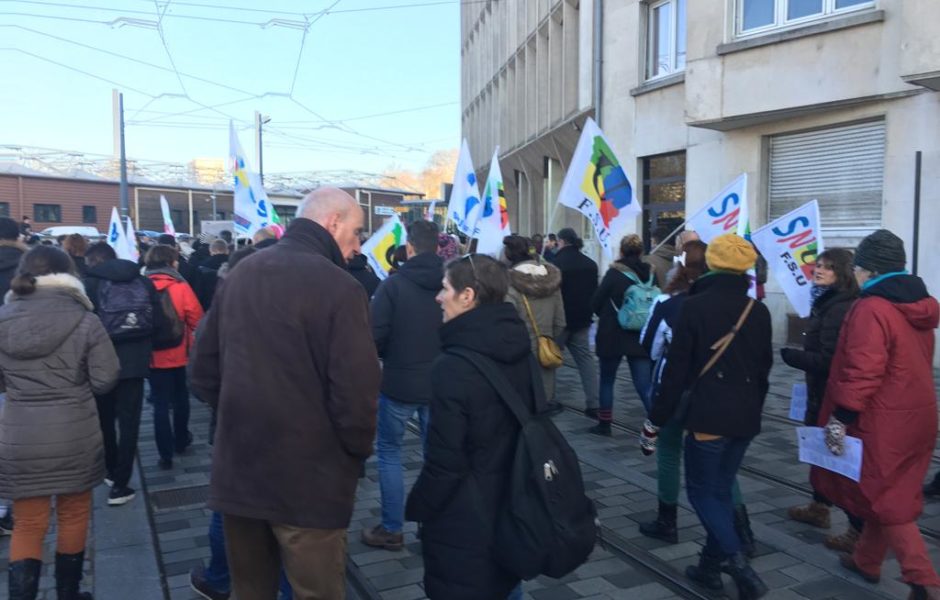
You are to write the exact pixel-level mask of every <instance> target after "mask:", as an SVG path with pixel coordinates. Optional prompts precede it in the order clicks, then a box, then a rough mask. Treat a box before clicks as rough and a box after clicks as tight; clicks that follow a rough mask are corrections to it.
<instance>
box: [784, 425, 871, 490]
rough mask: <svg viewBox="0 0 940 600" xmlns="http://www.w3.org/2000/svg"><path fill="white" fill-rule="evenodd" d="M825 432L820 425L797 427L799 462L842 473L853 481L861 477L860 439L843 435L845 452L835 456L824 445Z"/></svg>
mask: <svg viewBox="0 0 940 600" xmlns="http://www.w3.org/2000/svg"><path fill="white" fill-rule="evenodd" d="M825 436H826V432H825V430H824V429H823V428H822V427H797V428H796V439H797V443H798V444H799V447H800V462H804V463H809V464H811V465H816V466H817V467H821V468H823V469H826V470H827V471H832V472H833V473H838V474H839V475H844V476H845V477H848V478H849V479H851V480H853V481H858V480H859V479H861V477H862V440H860V439H859V438H856V437H850V436H845V452H843V454H842V456H836V455H835V454H833V453H832V452H830V451H829V448H827V447H826V438H825Z"/></svg>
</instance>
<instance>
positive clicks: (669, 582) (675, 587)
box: [347, 421, 728, 600]
mask: <svg viewBox="0 0 940 600" xmlns="http://www.w3.org/2000/svg"><path fill="white" fill-rule="evenodd" d="M408 429H409V431H411V433H413V434H415V435H420V434H421V432H420V429H419V426H418V424H417V423H415V422H414V421H409V422H408ZM581 463H582V464H585V465H588V464H589V463H587V462H585V461H583V460H581ZM597 543H598V545H600V546H601V547H602V548H605V549H606V550H607V551H608V552H610V553H611V554H613V555H614V556H616V557H617V558H619V559H620V560H622V561H623V562H625V563H626V564H628V565H630V566H631V567H633V568H635V569H637V570H638V571H640V572H642V573H644V574H646V575H647V576H649V578H650V579H652V580H653V581H656V582H657V583H659V584H660V585H662V586H664V587H666V588H668V589H669V590H670V591H671V592H672V593H673V594H675V595H676V596H677V597H679V598H687V599H689V600H716V599H719V598H727V597H728V596H727V595H725V594H724V593H722V592H710V591H707V590H705V589H704V588H700V587H699V586H697V585H695V584H693V583H692V582H691V581H689V580H688V579H686V578H685V576H684V575H683V574H681V573H678V572H677V571H676V570H675V569H673V568H672V567H670V566H669V564H668V563H666V562H665V561H663V560H661V559H659V558H657V557H656V556H654V555H653V554H651V553H650V551H649V550H647V549H645V548H641V547H640V546H637V545H636V544H633V543H632V542H630V540H628V539H626V538H624V537H623V536H621V535H619V534H618V533H617V532H615V531H614V530H613V529H611V528H610V527H607V526H605V525H604V523H603V521H601V520H598V540H597ZM348 575H349V573H348V571H347V576H348ZM364 598H371V597H370V596H364Z"/></svg>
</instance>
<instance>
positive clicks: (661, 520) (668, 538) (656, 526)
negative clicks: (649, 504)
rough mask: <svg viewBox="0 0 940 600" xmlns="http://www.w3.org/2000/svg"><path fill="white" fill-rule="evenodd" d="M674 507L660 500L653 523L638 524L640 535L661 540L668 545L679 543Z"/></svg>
mask: <svg viewBox="0 0 940 600" xmlns="http://www.w3.org/2000/svg"><path fill="white" fill-rule="evenodd" d="M676 508H677V507H676V505H675V504H667V503H665V502H663V501H662V500H660V502H659V514H658V515H657V516H656V520H655V521H650V522H649V523H640V533H642V534H643V535H645V536H646V537H650V538H653V539H657V540H662V541H664V542H668V543H670V544H678V543H679V533H678V531H677V530H676Z"/></svg>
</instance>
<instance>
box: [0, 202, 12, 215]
mask: <svg viewBox="0 0 940 600" xmlns="http://www.w3.org/2000/svg"><path fill="white" fill-rule="evenodd" d="M9 216H10V203H9V202H0V217H9Z"/></svg>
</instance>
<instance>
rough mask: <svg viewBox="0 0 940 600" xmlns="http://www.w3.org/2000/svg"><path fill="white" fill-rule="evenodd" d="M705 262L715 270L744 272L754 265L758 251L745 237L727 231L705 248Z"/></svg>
mask: <svg viewBox="0 0 940 600" xmlns="http://www.w3.org/2000/svg"><path fill="white" fill-rule="evenodd" d="M705 262H706V263H708V268H709V269H711V270H713V271H731V272H733V273H744V272H745V271H747V270H748V269H751V268H753V267H754V263H756V262H757V252H756V251H755V250H754V247H753V246H752V245H751V242H749V241H747V240H746V239H744V238H743V237H741V236H739V235H736V234H734V233H726V234H724V235H720V236H718V237H716V238H715V239H713V240H712V241H711V243H710V244H709V245H708V249H707V250H705Z"/></svg>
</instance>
